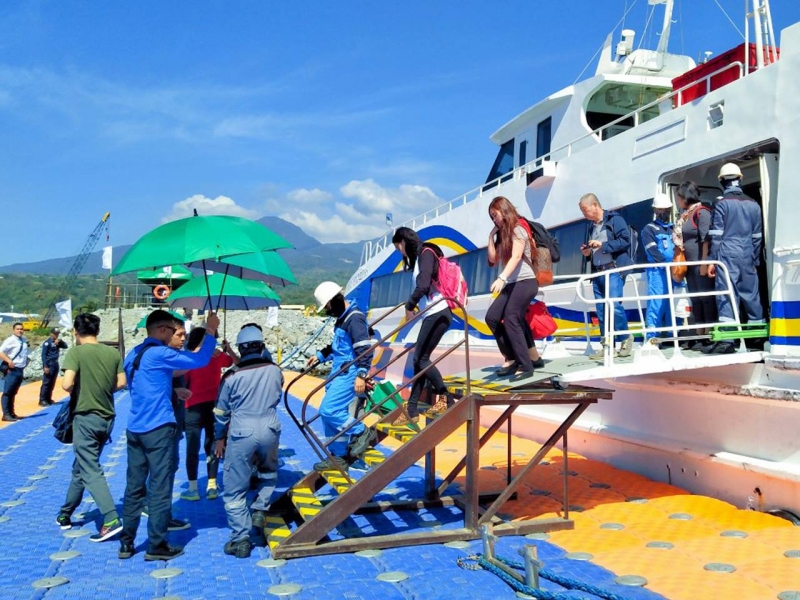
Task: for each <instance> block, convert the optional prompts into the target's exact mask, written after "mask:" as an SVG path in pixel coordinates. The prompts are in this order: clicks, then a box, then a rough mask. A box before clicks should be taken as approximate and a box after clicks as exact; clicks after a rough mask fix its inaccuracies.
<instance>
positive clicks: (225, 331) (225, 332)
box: [222, 269, 228, 340]
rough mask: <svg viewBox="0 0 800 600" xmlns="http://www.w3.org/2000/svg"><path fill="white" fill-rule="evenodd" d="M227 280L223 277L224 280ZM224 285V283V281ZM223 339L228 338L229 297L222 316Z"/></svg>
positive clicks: (226, 299) (226, 298) (226, 271)
mask: <svg viewBox="0 0 800 600" xmlns="http://www.w3.org/2000/svg"><path fill="white" fill-rule="evenodd" d="M227 273H228V269H225V274H226V275H227ZM224 281H225V280H224V279H223V282H224ZM223 285H224V283H223ZM222 319H223V320H222V339H223V340H227V339H228V297H227V296H226V297H225V314H224V315H223V317H222Z"/></svg>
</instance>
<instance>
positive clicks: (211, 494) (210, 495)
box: [206, 487, 219, 500]
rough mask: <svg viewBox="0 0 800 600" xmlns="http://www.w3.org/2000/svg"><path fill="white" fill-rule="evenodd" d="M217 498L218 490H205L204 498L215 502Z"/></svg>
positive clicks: (213, 488)
mask: <svg viewBox="0 0 800 600" xmlns="http://www.w3.org/2000/svg"><path fill="white" fill-rule="evenodd" d="M218 497H219V490H218V489H217V488H215V487H212V488H208V489H207V490H206V498H207V499H208V500H216V499H217V498H218Z"/></svg>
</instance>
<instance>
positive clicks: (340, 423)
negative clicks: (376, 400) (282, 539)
mask: <svg viewBox="0 0 800 600" xmlns="http://www.w3.org/2000/svg"><path fill="white" fill-rule="evenodd" d="M314 297H315V298H316V300H317V306H318V307H319V310H324V311H325V314H326V315H328V316H329V317H336V323H335V324H334V328H333V343H331V344H329V345H328V346H326V347H325V348H323V349H322V350H320V351H319V352H317V353H316V355H315V356H312V357H310V358H309V359H308V362H307V363H306V368H309V369H310V368H311V367H313V366H314V365H316V364H319V363H320V362H326V361H329V360H333V366H332V367H331V370H332V373H336V372H337V371H338V370H339V369H341V368H342V367H344V366H345V365H347V364H349V363H352V364H350V366H349V367H348V368H347V369H346V370H345V371H342V372H341V373H340V374H339V375H338V376H336V377H335V378H334V379H333V380H332V381H329V382H328V384H327V385H326V386H325V397H324V398H323V399H322V403H321V404H320V407H319V414H320V418H321V419H322V427H323V430H324V432H325V435H326V436H327V437H329V438H331V437H334V436H335V435H337V434H338V433H339V432H340V431H342V430H344V429H348V426H349V425H351V424H352V423H353V421H354V418H353V416H352V415H351V414H350V405H351V404H352V402H353V400H354V398H355V397H356V396H358V395H361V394H363V393H364V392H365V390H366V384H367V373H368V372H369V369H370V367H371V366H372V351H370V352H366V353H365V351H366V350H368V349H369V348H370V346H371V345H372V341H371V339H370V333H369V325H368V324H367V318H366V316H364V313H363V312H361V311H360V310H358V307H356V306H355V305H351V304H350V303H349V302H348V301H347V300H345V299H344V294H343V293H342V286H340V285H339V284H338V283H335V282H333V281H324V282H322V283H321V284H319V285H318V286H317V289H316V290H315V291H314ZM356 359H357V360H356ZM354 361H355V362H354ZM348 433H349V435H342V436H340V437H339V438H338V439H336V440H335V441H333V442H331V443H330V445H329V446H328V451H329V452H330V453H331V454H332V455H333V462H331V460H330V459H326V460H324V461H322V462H318V463H317V464H315V465H314V469H315V470H317V471H326V470H329V469H337V468H338V469H341V470H344V469H346V468H347V467H348V460H347V456H348V454H349V455H350V456H351V457H353V458H356V457H358V456H359V455H360V454H362V453H363V452H364V451H365V450H366V449H367V448H368V447H369V445H370V443H372V441H374V439H375V432H374V431H373V430H372V429H370V428H366V427H364V424H363V423H358V424H357V425H354V426H353V427H351V428H349V429H348ZM348 442H349V443H348Z"/></svg>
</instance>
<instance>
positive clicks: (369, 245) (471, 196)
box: [361, 61, 746, 266]
mask: <svg viewBox="0 0 800 600" xmlns="http://www.w3.org/2000/svg"><path fill="white" fill-rule="evenodd" d="M734 68H738V69H739V78H742V77H744V76H745V75H746V72H745V68H744V64H743V63H742V62H740V61H735V62H732V63H730V64H728V65H725V66H724V67H722V68H720V69H717V70H716V71H714V72H713V73H709V74H708V75H706V76H705V77H703V78H702V79H698V80H697V81H693V82H692V83H690V84H687V85H685V86H683V87H682V88H679V89H677V90H673V91H671V92H669V93H667V94H665V95H664V96H662V97H660V98H658V99H656V100H653V101H652V102H649V103H648V104H645V105H643V106H640V107H639V108H637V109H636V110H634V111H632V112H630V113H628V114H626V115H623V116H622V117H620V118H618V119H615V120H614V121H611V122H610V123H606V124H605V125H603V126H602V127H598V128H597V129H595V130H593V131H590V132H588V133H585V134H583V135H581V136H580V137H578V138H576V139H574V140H572V141H571V142H569V143H567V144H564V145H563V146H559V147H558V148H556V149H555V150H551V151H550V152H548V153H547V154H543V155H542V156H539V157H537V158H534V159H533V160H531V161H529V162H527V163H525V164H524V165H522V166H520V167H517V168H516V169H512V170H511V171H509V172H508V173H504V174H503V175H500V176H499V177H497V178H495V179H493V180H491V181H487V182H486V183H484V184H482V185H480V186H478V187H476V188H474V189H471V190H470V191H468V192H466V193H464V194H461V195H460V196H458V197H456V198H454V199H453V200H450V201H449V202H445V203H444V204H440V205H439V206H436V207H434V208H432V209H431V210H429V211H427V212H425V213H423V214H421V215H419V216H416V217H414V218H413V219H409V220H407V221H404V222H403V223H401V224H400V225H398V227H409V228H411V229H413V230H414V231H417V230H418V229H419V228H420V227H422V226H423V225H425V224H427V223H428V221H431V220H433V219H436V218H438V217H440V216H442V215H444V214H447V213H449V212H450V211H452V210H453V209H455V208H458V207H459V206H464V205H465V204H468V203H470V202H473V201H474V200H477V199H479V198H481V197H482V196H483V194H484V192H485V191H488V190H490V189H493V188H496V187H498V186H499V185H500V184H502V183H505V182H506V181H508V180H510V179H520V178H521V177H523V176H527V174H528V173H531V172H532V171H536V170H538V169H541V168H543V165H544V163H545V161H551V162H552V161H555V160H560V159H561V158H567V157H570V156H572V153H573V152H574V151H577V150H574V148H575V146H576V145H577V144H579V143H581V142H583V141H585V140H586V139H588V138H592V137H594V138H595V141H597V142H598V143H600V142H602V141H603V132H604V131H605V130H607V129H608V128H610V127H614V126H615V125H619V124H620V123H622V122H623V121H625V120H627V119H630V118H631V117H633V123H634V124H633V126H634V127H636V126H638V125H639V124H640V117H641V115H642V113H644V111H646V110H649V109H651V108H653V107H654V106H657V105H659V104H661V103H663V102H666V101H668V100H672V99H673V98H676V97H677V99H678V104H679V105H680V101H681V100H682V98H683V96H682V94H683V92H685V91H686V90H687V89H689V88H693V87H695V86H698V85H702V84H703V83H705V85H706V94H707V93H709V92H710V91H711V78H712V77H716V76H717V75H719V74H720V73H724V72H725V71H728V70H730V69H734ZM392 235H393V232H392V231H389V232H387V233H386V234H384V235H383V237H379V238H375V239H373V240H368V241H366V242H364V246H363V248H362V250H361V266H363V265H364V264H366V263H367V261H369V260H370V259H371V258H373V257H374V256H377V255H378V254H380V253H381V252H382V251H383V250H384V249H385V248H386V247H387V246H388V245H389V244H390V243H391V239H392Z"/></svg>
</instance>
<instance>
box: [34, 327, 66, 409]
mask: <svg viewBox="0 0 800 600" xmlns="http://www.w3.org/2000/svg"><path fill="white" fill-rule="evenodd" d="M59 335H61V330H60V329H59V328H58V327H53V328H52V329H51V330H50V335H49V336H48V337H47V339H46V340H45V341H44V342H42V373H43V374H42V387H41V388H40V389H39V406H50V405H51V404H53V388H55V386H56V378H57V377H58V357H59V354H60V353H61V350H66V348H67V343H66V342H65V341H64V340H60V339H58V336H59Z"/></svg>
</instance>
